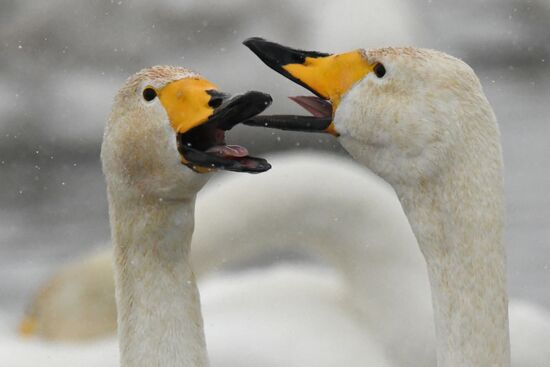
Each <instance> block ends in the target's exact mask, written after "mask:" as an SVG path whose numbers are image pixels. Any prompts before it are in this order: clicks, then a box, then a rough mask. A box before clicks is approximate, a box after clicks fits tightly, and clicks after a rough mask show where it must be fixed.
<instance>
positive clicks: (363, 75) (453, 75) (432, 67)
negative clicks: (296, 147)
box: [244, 38, 492, 184]
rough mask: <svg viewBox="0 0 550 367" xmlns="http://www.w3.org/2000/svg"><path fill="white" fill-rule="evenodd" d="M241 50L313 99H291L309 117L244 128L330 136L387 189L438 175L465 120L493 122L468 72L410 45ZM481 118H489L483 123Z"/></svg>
mask: <svg viewBox="0 0 550 367" xmlns="http://www.w3.org/2000/svg"><path fill="white" fill-rule="evenodd" d="M244 43H245V45H246V46H247V47H249V48H250V49H251V50H252V51H253V52H254V53H255V54H256V55H258V56H259V57H260V59H262V61H264V62H265V63H266V64H267V65H268V66H269V67H271V68H272V69H274V70H276V71H277V72H279V73H281V74H283V75H284V76H286V77H288V78H289V79H291V80H293V81H295V82H297V83H298V84H300V85H302V86H304V87H305V88H307V89H309V90H310V91H312V92H313V93H314V94H315V95H316V96H301V97H291V99H293V100H294V101H296V102H297V103H298V104H299V105H301V106H302V107H304V108H305V109H306V110H308V111H309V112H311V113H312V115H313V116H292V115H284V116H257V117H255V118H253V119H251V120H249V121H247V122H245V124H248V125H256V126H267V127H274V128H282V129H286V130H299V131H313V132H315V131H316V132H328V133H331V134H333V135H335V136H338V137H339V140H340V142H341V143H342V145H343V146H344V148H346V150H347V151H348V152H349V153H350V154H351V155H352V156H353V157H354V158H355V159H356V160H358V161H359V162H361V163H363V164H365V165H366V166H368V167H369V168H371V169H372V170H373V171H375V172H376V173H377V174H379V175H380V176H382V177H383V178H385V179H386V180H387V181H389V182H390V183H392V184H395V183H403V182H410V181H411V180H419V179H425V178H427V177H430V176H433V175H437V174H438V172H441V171H442V170H443V169H445V168H447V167H445V165H447V164H448V162H449V161H450V159H448V158H449V155H450V154H453V152H454V151H455V144H457V143H458V142H460V141H461V139H462V138H463V133H464V131H465V130H467V129H470V128H472V129H475V128H476V127H475V126H468V124H469V122H470V121H476V122H477V121H480V118H479V116H477V115H479V114H480V113H481V114H483V115H485V117H487V118H492V111H491V109H490V107H489V105H488V102H487V101H486V99H485V97H484V96H483V92H482V90H481V85H480V83H479V80H478V78H477V77H476V76H475V74H474V72H473V70H472V69H471V68H470V67H469V66H468V65H467V64H466V63H464V62H462V61H461V60H459V59H456V58H454V57H451V56H449V55H447V54H444V53H442V52H438V51H434V50H427V49H415V48H382V49H369V50H363V49H360V50H355V51H352V52H348V53H344V54H338V55H331V54H326V53H320V52H314V51H302V50H296V49H292V48H289V47H285V46H281V45H278V44H276V43H273V42H269V41H265V40H263V39H260V38H252V39H248V40H246V41H245V42H244ZM485 120H486V119H485Z"/></svg>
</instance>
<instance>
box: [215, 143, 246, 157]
mask: <svg viewBox="0 0 550 367" xmlns="http://www.w3.org/2000/svg"><path fill="white" fill-rule="evenodd" d="M206 152H207V153H215V154H216V155H219V156H220V157H236V158H241V157H246V156H247V155H248V150H247V149H246V148H245V147H241V146H240V145H216V146H214V147H212V148H209V149H208V150H207V151H206Z"/></svg>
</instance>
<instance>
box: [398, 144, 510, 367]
mask: <svg viewBox="0 0 550 367" xmlns="http://www.w3.org/2000/svg"><path fill="white" fill-rule="evenodd" d="M494 146H495V147H496V146H498V145H496V144H495V145H494ZM465 151H466V150H465ZM486 153H487V154H486V155H485V157H491V158H490V159H484V158H479V157H480V155H477V156H476V157H475V159H473V160H470V159H469V158H468V156H467V155H465V156H464V157H461V158H460V159H458V160H457V161H455V162H454V165H453V167H454V169H453V170H452V172H449V173H448V174H447V175H441V176H439V177H436V178H433V179H432V180H429V181H424V182H419V183H418V185H415V186H414V187H411V186H409V187H405V186H399V185H397V187H396V191H397V193H398V195H399V196H400V200H401V202H402V204H403V207H404V210H405V213H406V214H407V217H408V218H409V221H410V223H411V227H412V229H413V232H414V233H415V235H416V237H417V240H418V243H419V246H420V248H421V250H422V253H423V255H424V257H425V259H426V263H427V267H428V275H429V279H430V285H431V291H432V302H433V306H434V317H435V325H436V337H437V359H438V366H440V367H458V366H476V367H482V366H500V367H508V366H510V344H509V331H508V299H507V291H506V265H505V263H506V259H505V251H504V247H503V243H502V232H503V199H502V182H501V180H502V178H501V177H502V175H501V163H500V154H499V153H500V151H498V150H496V151H495V152H486ZM495 157H496V158H495ZM474 162H475V163H474Z"/></svg>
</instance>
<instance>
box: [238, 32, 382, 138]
mask: <svg viewBox="0 0 550 367" xmlns="http://www.w3.org/2000/svg"><path fill="white" fill-rule="evenodd" d="M243 43H244V45H245V46H247V47H248V48H249V49H250V50H251V51H252V52H254V53H255V54H256V55H257V56H258V57H259V58H260V59H261V60H262V61H263V62H264V63H265V64H266V65H267V66H269V67H270V68H272V69H273V70H275V71H277V72H278V73H280V74H282V75H284V76H286V77H287V78H289V79H290V80H292V81H294V82H295V83H298V84H300V85H301V86H303V87H305V88H307V89H309V90H310V91H311V92H313V93H314V94H315V95H316V96H298V97H291V99H292V100H294V101H295V102H296V103H298V104H299V105H300V106H302V107H303V108H305V109H306V110H307V111H309V112H310V113H311V114H312V115H313V116H296V115H273V116H265V115H264V116H256V117H254V118H252V119H249V120H247V121H245V122H243V123H244V124H246V125H251V126H263V127H272V128H276V129H282V130H294V131H306V132H326V133H330V134H333V135H335V136H338V132H337V131H336V130H335V129H334V124H333V122H332V120H333V117H334V111H335V110H336V108H337V107H338V105H339V103H340V100H341V99H342V97H343V96H344V94H346V93H347V91H348V90H349V89H350V88H351V87H352V86H353V85H354V84H355V83H357V82H358V81H359V80H361V79H363V78H364V77H365V76H366V75H367V74H368V73H369V72H371V71H372V70H373V68H374V65H372V64H370V63H369V62H368V61H367V60H366V59H365V57H364V56H363V52H362V51H361V50H356V51H351V52H347V53H343V54H338V55H331V54H327V53H321V52H316V51H303V50H297V49H293V48H290V47H286V46H282V45H279V44H277V43H274V42H270V41H266V40H264V39H262V38H258V37H254V38H249V39H247V40H246V41H244V42H243Z"/></svg>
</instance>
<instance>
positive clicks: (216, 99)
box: [177, 91, 272, 173]
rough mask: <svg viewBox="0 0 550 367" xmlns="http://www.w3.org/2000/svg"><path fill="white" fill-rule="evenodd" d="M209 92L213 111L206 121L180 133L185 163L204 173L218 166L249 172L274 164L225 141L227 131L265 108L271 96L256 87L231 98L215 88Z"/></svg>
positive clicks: (265, 168)
mask: <svg viewBox="0 0 550 367" xmlns="http://www.w3.org/2000/svg"><path fill="white" fill-rule="evenodd" d="M210 94H211V96H212V99H211V106H212V107H215V110H214V114H212V116H210V117H209V118H208V120H207V121H206V122H205V123H203V124H201V125H199V126H197V127H195V128H192V129H191V130H189V131H187V132H185V133H178V134H177V144H178V145H177V146H178V151H179V152H180V154H181V156H182V158H183V159H182V161H183V163H184V164H185V165H187V166H188V167H189V168H191V169H193V170H194V171H196V172H201V173H203V172H208V171H211V170H216V169H222V170H227V171H235V172H249V173H260V172H264V171H267V170H269V169H270V168H271V165H270V164H269V163H268V162H267V161H266V160H265V159H263V158H257V157H252V156H249V153H248V150H247V149H246V148H245V147H242V146H240V145H228V144H226V142H225V132H226V131H228V130H231V128H233V127H234V126H235V125H237V124H238V123H241V122H243V121H244V120H247V119H249V118H252V117H254V116H256V115H257V114H259V113H260V112H262V111H263V110H265V109H266V108H267V107H268V106H269V105H270V104H271V102H272V99H271V96H269V95H268V94H265V93H261V92H255V91H252V92H247V93H245V94H242V95H238V96H235V97H233V98H230V99H229V98H228V97H227V95H224V94H221V93H219V92H216V91H210Z"/></svg>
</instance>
